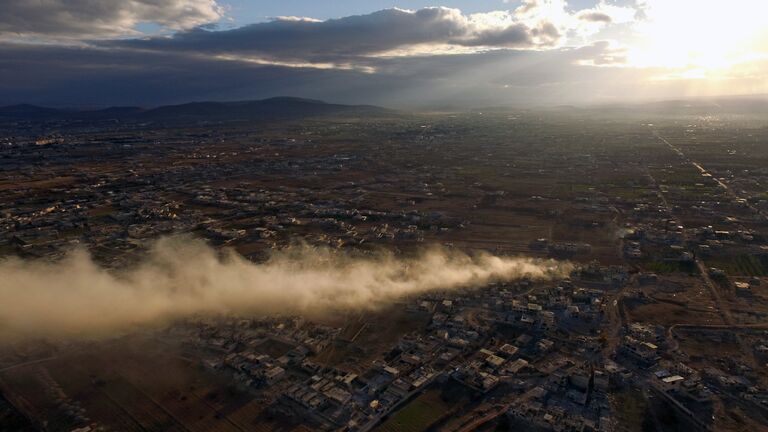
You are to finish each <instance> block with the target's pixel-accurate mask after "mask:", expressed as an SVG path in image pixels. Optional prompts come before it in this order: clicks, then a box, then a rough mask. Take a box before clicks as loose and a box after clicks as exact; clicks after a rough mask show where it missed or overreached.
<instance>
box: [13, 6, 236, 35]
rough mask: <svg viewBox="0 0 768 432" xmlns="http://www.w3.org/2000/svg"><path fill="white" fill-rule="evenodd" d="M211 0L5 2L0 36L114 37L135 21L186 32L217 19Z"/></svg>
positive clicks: (131, 29) (127, 30)
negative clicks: (188, 29)
mask: <svg viewBox="0 0 768 432" xmlns="http://www.w3.org/2000/svg"><path fill="white" fill-rule="evenodd" d="M223 12H224V11H223V9H222V7H221V6H219V5H218V4H217V3H216V1H215V0H65V1H63V0H3V1H2V5H0V36H6V37H7V36H11V37H13V36H17V37H18V36H22V37H24V36H27V37H37V38H51V37H65V38H78V39H79V38H84V37H91V38H92V37H114V36H120V35H128V34H138V31H136V29H135V27H136V25H137V24H139V23H154V24H157V25H160V26H163V27H166V28H168V29H174V30H178V29H187V28H191V27H195V26H199V25H203V24H208V23H211V22H214V21H217V20H219V19H220V18H221V17H222V15H223Z"/></svg>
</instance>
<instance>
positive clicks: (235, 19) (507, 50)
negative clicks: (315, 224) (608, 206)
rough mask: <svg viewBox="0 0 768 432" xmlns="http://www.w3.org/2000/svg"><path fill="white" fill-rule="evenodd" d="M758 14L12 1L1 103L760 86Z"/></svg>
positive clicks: (403, 104) (4, 33) (407, 104)
mask: <svg viewBox="0 0 768 432" xmlns="http://www.w3.org/2000/svg"><path fill="white" fill-rule="evenodd" d="M765 12H768V6H766V5H763V4H761V3H760V2H756V1H750V0H736V1H731V2H728V3H727V4H725V3H720V2H706V3H705V2H696V1H693V0H681V1H675V2H669V1H666V2H665V1H662V0H615V1H609V0H598V1H594V0H579V1H572V2H565V1H563V0H522V1H512V0H506V1H502V0H498V1H491V0H483V1H475V2H470V1H462V0H452V1H443V2H440V3H437V4H433V3H428V2H423V1H412V0H408V1H400V2H389V1H379V0H376V1H367V2H353V1H336V2H328V1H312V2H310V1H303V0H295V1H290V2H281V3H280V4H279V5H278V4H274V3H270V2H266V1H254V2H246V1H242V0H191V1H180V0H155V1H149V0H128V1H91V0H77V1H67V2H63V1H53V0H50V1H44V2H28V1H22V0H10V1H7V2H6V3H5V4H4V5H3V14H0V55H2V57H3V59H4V61H3V66H4V67H3V68H2V69H0V104H2V105H8V104H14V103H31V104H38V105H48V106H109V105H138V106H157V105H164V104H173V103H183V102H189V101H192V100H198V101H199V100H222V101H223V100H246V99H261V98H268V97H273V96H295V97H304V98H314V99H321V100H327V101H330V102H336V103H348V104H376V105H382V106H387V107H393V108H424V107H440V106H454V107H476V106H491V105H513V106H546V105H560V104H575V105H589V104H600V103H614V102H644V101H654V100H665V99H680V98H699V97H713V96H723V95H746V96H749V95H760V94H766V93H768V72H766V71H768V68H766V59H767V58H768V37H767V36H768V30H767V29H766V28H765V26H763V25H762V23H761V18H762V17H763V16H765Z"/></svg>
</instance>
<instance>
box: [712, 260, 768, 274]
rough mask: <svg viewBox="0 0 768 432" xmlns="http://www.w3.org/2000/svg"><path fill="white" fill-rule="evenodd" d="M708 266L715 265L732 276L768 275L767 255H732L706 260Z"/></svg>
mask: <svg viewBox="0 0 768 432" xmlns="http://www.w3.org/2000/svg"><path fill="white" fill-rule="evenodd" d="M706 263H707V266H708V267H717V268H719V269H721V270H723V271H725V272H726V273H727V274H729V275H732V276H768V256H766V255H759V256H758V255H734V256H729V257H717V258H713V259H711V260H707V261H706Z"/></svg>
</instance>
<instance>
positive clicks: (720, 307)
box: [648, 131, 760, 368]
mask: <svg viewBox="0 0 768 432" xmlns="http://www.w3.org/2000/svg"><path fill="white" fill-rule="evenodd" d="M653 134H654V136H655V137H656V138H658V139H659V140H660V141H661V142H663V143H664V144H666V145H667V146H668V147H669V148H670V149H671V150H672V151H673V152H675V153H676V154H677V155H679V156H680V157H681V158H682V159H683V160H684V161H686V162H688V163H689V164H691V165H692V166H694V167H695V168H696V169H697V170H699V171H700V172H701V173H702V175H703V176H705V177H708V178H711V179H712V180H714V181H715V182H716V183H717V184H718V185H719V186H720V187H721V188H722V189H723V190H724V191H725V192H726V194H727V195H728V196H729V197H731V198H732V199H739V196H738V195H737V194H736V193H735V192H734V191H733V190H732V189H731V188H730V187H728V185H727V184H725V183H724V182H722V181H720V180H719V179H717V178H715V177H714V176H713V175H711V174H710V173H709V172H708V171H707V170H706V169H705V168H704V167H703V166H701V164H699V163H697V162H694V161H692V160H691V159H690V158H688V157H687V156H686V155H685V153H684V152H683V151H682V150H681V149H680V148H679V147H676V146H674V145H672V143H670V142H669V141H667V139H666V138H664V137H663V136H661V135H660V134H659V133H658V132H656V131H654V132H653ZM648 175H649V176H650V177H651V179H652V180H653V183H654V184H655V185H656V187H657V191H658V195H659V197H660V198H661V199H662V202H663V203H664V206H665V207H666V208H667V211H668V212H669V214H670V215H674V213H673V208H672V206H670V205H669V203H668V202H667V199H666V197H665V196H664V193H663V192H662V190H661V188H660V187H659V186H658V184H657V183H656V180H655V179H654V178H653V176H652V175H651V174H650V173H649V174H648ZM751 208H752V207H751ZM752 210H753V211H755V212H756V213H758V214H760V212H759V211H757V209H755V208H752ZM688 241H689V238H688V234H687V231H686V230H685V229H684V230H683V243H684V244H687V243H688ZM695 263H696V266H697V267H698V269H699V272H700V273H701V279H702V281H703V282H704V284H705V285H706V286H707V289H708V290H709V292H710V295H711V296H712V300H713V301H714V302H715V306H716V307H717V311H718V313H719V314H720V316H721V318H722V320H723V322H724V323H725V325H726V326H728V327H730V328H733V327H734V322H735V321H734V319H733V314H731V309H730V307H729V306H728V305H727V304H726V303H725V302H724V301H723V298H722V296H721V295H720V290H719V287H718V285H717V284H716V283H715V282H714V281H713V280H712V278H711V277H710V276H709V269H707V267H706V265H704V262H703V261H701V259H700V258H698V257H696V258H695ZM672 333H673V331H672V328H670V329H669V330H668V336H672V338H673V340H674V335H673V334H672ZM734 336H736V340H737V342H738V344H739V347H740V348H741V351H742V352H743V353H744V355H745V356H746V358H747V360H748V361H749V363H750V366H751V367H753V368H757V367H758V364H757V361H756V360H755V357H754V355H753V353H752V349H751V348H750V347H749V346H747V344H746V343H745V342H744V340H743V338H742V337H741V335H739V334H734ZM674 343H675V349H676V348H677V347H679V344H678V343H677V341H676V340H675V342H674Z"/></svg>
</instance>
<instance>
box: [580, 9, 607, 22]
mask: <svg viewBox="0 0 768 432" xmlns="http://www.w3.org/2000/svg"><path fill="white" fill-rule="evenodd" d="M577 17H578V18H579V19H580V20H582V21H589V22H594V23H605V24H610V23H611V22H613V18H611V16H610V15H608V14H607V13H605V12H600V11H585V12H582V13H579V14H578V15H577Z"/></svg>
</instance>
